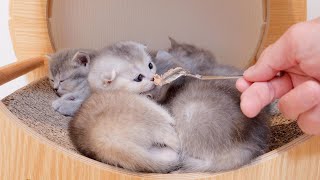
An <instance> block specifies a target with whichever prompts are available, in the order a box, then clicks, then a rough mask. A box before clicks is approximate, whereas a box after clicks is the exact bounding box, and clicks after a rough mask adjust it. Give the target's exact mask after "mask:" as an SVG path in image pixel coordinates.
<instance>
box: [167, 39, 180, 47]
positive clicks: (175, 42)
mask: <svg viewBox="0 0 320 180" xmlns="http://www.w3.org/2000/svg"><path fill="white" fill-rule="evenodd" d="M169 40H170V43H171V48H174V47H176V46H178V45H179V43H178V42H177V41H176V40H174V39H173V38H172V37H170V36H169Z"/></svg>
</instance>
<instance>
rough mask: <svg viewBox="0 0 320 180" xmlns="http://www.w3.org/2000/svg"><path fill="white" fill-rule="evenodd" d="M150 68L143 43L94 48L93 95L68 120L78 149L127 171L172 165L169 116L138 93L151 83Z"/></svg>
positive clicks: (176, 156) (175, 155) (176, 145)
mask: <svg viewBox="0 0 320 180" xmlns="http://www.w3.org/2000/svg"><path fill="white" fill-rule="evenodd" d="M155 72H156V67H155V65H154V63H153V62H152V60H151V58H150V56H149V55H148V53H147V52H146V47H145V46H144V45H142V44H139V43H135V42H118V43H115V44H113V45H111V46H109V47H107V48H104V49H103V50H102V51H101V52H100V53H99V55H98V56H97V57H96V58H95V60H94V62H93V63H92V64H91V67H90V73H89V76H88V81H89V84H90V87H91V91H92V95H91V96H90V97H89V98H88V99H87V100H86V101H85V103H84V104H83V105H82V106H81V108H80V109H79V111H78V112H77V113H76V115H75V117H74V119H72V121H71V122H70V124H69V132H70V136H71V140H72V142H73V144H74V145H75V147H76V148H77V149H78V150H79V151H80V152H81V153H82V154H84V155H86V156H89V157H91V158H93V159H96V160H98V161H101V162H105V163H108V164H112V165H115V166H118V167H123V168H125V169H129V170H132V171H142V172H162V173H167V172H170V171H173V170H176V169H177V167H178V166H179V165H180V141H179V139H178V135H177V134H176V131H175V129H174V124H175V121H174V119H173V118H172V117H171V116H170V114H169V113H168V112H167V111H166V110H165V109H164V108H163V107H161V106H160V105H158V104H156V103H155V102H153V101H152V100H150V99H148V98H147V97H145V96H143V95H139V94H140V93H143V92H145V91H149V90H151V89H152V88H154V86H155V85H154V83H153V76H154V74H155Z"/></svg>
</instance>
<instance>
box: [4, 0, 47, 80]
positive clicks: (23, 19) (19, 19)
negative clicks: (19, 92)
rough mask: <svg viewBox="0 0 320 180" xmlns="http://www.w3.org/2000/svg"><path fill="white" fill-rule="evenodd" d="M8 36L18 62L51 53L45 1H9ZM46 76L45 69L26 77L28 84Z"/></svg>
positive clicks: (35, 71) (44, 67)
mask: <svg viewBox="0 0 320 180" xmlns="http://www.w3.org/2000/svg"><path fill="white" fill-rule="evenodd" d="M9 27H10V35H11V39H12V43H13V48H14V51H15V53H16V57H17V59H18V60H20V59H29V58H32V57H38V56H43V55H45V54H49V53H52V52H53V48H52V46H51V41H50V36H49V31H48V25H47V0H11V1H10V20H9ZM45 75H47V67H46V66H43V67H42V68H38V69H36V70H34V71H32V72H31V73H29V74H28V75H27V79H28V81H29V82H31V81H33V80H36V79H39V78H41V77H43V76H45Z"/></svg>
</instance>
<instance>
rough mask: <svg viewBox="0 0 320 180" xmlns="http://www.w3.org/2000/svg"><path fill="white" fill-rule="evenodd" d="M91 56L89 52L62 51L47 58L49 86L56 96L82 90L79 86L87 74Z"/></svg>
mask: <svg viewBox="0 0 320 180" xmlns="http://www.w3.org/2000/svg"><path fill="white" fill-rule="evenodd" d="M91 53H92V52H91ZM91 55H92V54H90V55H89V52H83V51H78V50H64V51H60V52H58V53H55V54H53V55H52V56H51V57H49V79H50V84H51V86H52V87H53V89H54V91H55V92H56V93H57V95H58V96H62V95H64V94H67V93H70V92H74V91H77V90H80V88H82V86H80V85H81V83H83V82H84V81H86V79H87V76H88V73H89V66H88V65H89V62H90V56H91Z"/></svg>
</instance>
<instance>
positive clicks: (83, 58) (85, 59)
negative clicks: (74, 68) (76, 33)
mask: <svg viewBox="0 0 320 180" xmlns="http://www.w3.org/2000/svg"><path fill="white" fill-rule="evenodd" d="M90 60H91V59H90V55H89V54H88V53H86V52H83V51H78V52H77V53H76V54H75V55H74V56H73V58H72V61H74V62H76V63H77V64H78V65H81V66H85V67H87V66H88V65H89V63H90Z"/></svg>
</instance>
